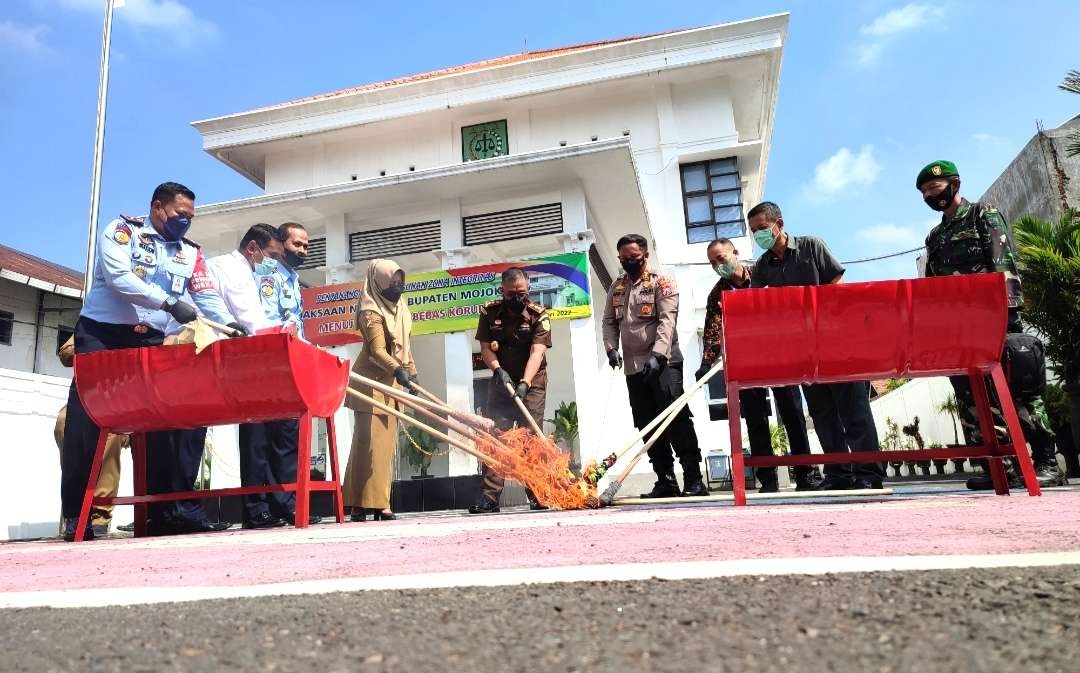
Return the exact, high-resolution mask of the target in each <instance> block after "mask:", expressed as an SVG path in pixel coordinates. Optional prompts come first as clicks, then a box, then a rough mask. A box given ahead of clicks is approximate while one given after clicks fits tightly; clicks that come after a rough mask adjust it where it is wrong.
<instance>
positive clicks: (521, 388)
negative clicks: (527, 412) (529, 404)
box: [514, 381, 529, 400]
mask: <svg viewBox="0 0 1080 673" xmlns="http://www.w3.org/2000/svg"><path fill="white" fill-rule="evenodd" d="M527 394H529V384H528V383H525V382H524V381H522V382H521V383H519V384H517V388H516V389H515V390H514V397H517V398H519V399H522V400H524V399H525V396H526V395H527Z"/></svg>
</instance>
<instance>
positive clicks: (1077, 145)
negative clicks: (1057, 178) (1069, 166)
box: [1058, 70, 1080, 157]
mask: <svg viewBox="0 0 1080 673" xmlns="http://www.w3.org/2000/svg"><path fill="white" fill-rule="evenodd" d="M1058 88H1059V89H1062V90H1064V91H1068V92H1069V93H1080V70H1070V71H1069V74H1067V75H1065V81H1064V82H1062V83H1061V84H1058ZM1065 152H1066V153H1067V154H1068V155H1069V156H1070V157H1075V156H1076V155H1078V154H1080V131H1072V132H1071V133H1069V139H1068V140H1067V141H1066V144H1065Z"/></svg>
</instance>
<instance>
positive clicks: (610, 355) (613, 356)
mask: <svg viewBox="0 0 1080 673" xmlns="http://www.w3.org/2000/svg"><path fill="white" fill-rule="evenodd" d="M607 363H608V364H609V365H611V368H612V369H615V368H616V367H622V355H620V354H619V351H617V350H616V349H614V348H612V349H611V350H609V351H608V352H607Z"/></svg>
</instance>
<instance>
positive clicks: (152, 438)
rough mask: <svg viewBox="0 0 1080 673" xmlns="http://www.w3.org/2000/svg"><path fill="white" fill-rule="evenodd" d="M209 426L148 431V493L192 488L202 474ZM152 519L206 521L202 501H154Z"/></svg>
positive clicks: (162, 521)
mask: <svg viewBox="0 0 1080 673" xmlns="http://www.w3.org/2000/svg"><path fill="white" fill-rule="evenodd" d="M205 446H206V428H195V429H192V430H165V431H162V432H148V433H146V490H147V492H148V493H175V492H177V491H190V490H191V489H192V487H194V485H195V479H196V478H198V476H199V466H200V464H201V463H202V457H203V450H204V448H205ZM147 509H148V511H149V515H150V520H151V521H153V522H156V523H159V524H164V525H168V524H171V523H179V522H180V521H205V520H206V509H205V508H204V507H203V503H202V500H198V499H195V500H174V501H173V502H161V503H151V504H150V506H149V507H148V508H147Z"/></svg>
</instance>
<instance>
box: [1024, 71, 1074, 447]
mask: <svg viewBox="0 0 1080 673" xmlns="http://www.w3.org/2000/svg"><path fill="white" fill-rule="evenodd" d="M1076 74H1078V75H1080V73H1076ZM1076 83H1077V84H1080V81H1077V82H1076ZM1013 229H1014V231H1015V235H1016V249H1017V253H1018V260H1017V261H1018V266H1019V268H1020V278H1021V280H1022V281H1023V288H1024V318H1025V320H1026V321H1027V322H1028V324H1030V325H1031V326H1032V327H1034V328H1035V329H1036V330H1037V331H1038V332H1039V333H1041V334H1042V336H1043V337H1044V341H1045V342H1046V357H1047V358H1049V359H1050V361H1051V362H1053V363H1054V365H1055V367H1054V371H1055V373H1056V374H1057V376H1058V378H1059V379H1060V380H1061V383H1062V387H1063V388H1064V389H1065V392H1066V393H1067V394H1068V395H1069V406H1070V411H1071V414H1070V415H1071V416H1072V426H1073V428H1072V431H1073V441H1074V442H1078V443H1080V212H1078V211H1076V210H1074V209H1071V208H1070V209H1068V210H1066V211H1065V213H1064V214H1063V215H1062V216H1061V217H1060V218H1059V219H1058V221H1057V222H1045V221H1043V220H1040V219H1038V218H1036V217H1030V216H1028V217H1021V218H1020V219H1019V220H1017V222H1016V223H1015V224H1014V225H1013Z"/></svg>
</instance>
